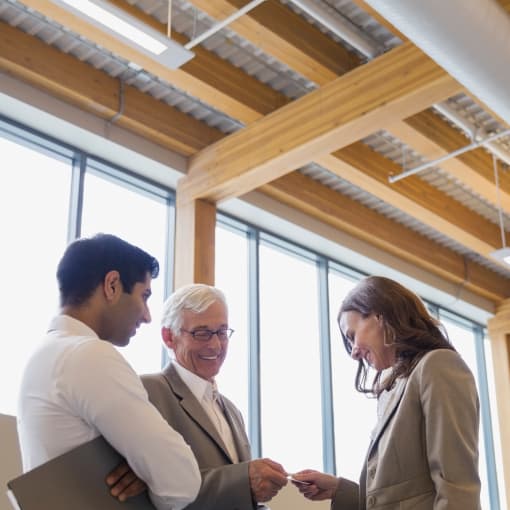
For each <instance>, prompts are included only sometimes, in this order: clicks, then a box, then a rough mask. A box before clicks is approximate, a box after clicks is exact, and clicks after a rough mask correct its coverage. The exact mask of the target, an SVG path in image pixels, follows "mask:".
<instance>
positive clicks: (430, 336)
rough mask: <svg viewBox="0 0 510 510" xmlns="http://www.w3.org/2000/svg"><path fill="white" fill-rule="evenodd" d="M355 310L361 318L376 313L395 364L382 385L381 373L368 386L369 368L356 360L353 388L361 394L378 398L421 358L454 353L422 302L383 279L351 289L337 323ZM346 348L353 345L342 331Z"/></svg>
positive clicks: (391, 281) (376, 277) (442, 331)
mask: <svg viewBox="0 0 510 510" xmlns="http://www.w3.org/2000/svg"><path fill="white" fill-rule="evenodd" d="M349 311H354V312H358V313H360V314H361V315H362V316H363V317H364V318H366V317H368V316H369V315H372V314H375V315H378V316H380V317H382V319H383V325H384V335H385V342H386V343H387V344H393V345H395V349H396V363H395V364H394V365H393V367H392V370H391V374H390V375H389V377H387V378H385V380H384V381H383V382H381V371H378V372H377V374H376V375H375V377H374V379H373V382H372V385H371V387H370V388H368V387H367V375H368V370H369V366H368V365H367V364H366V362H364V361H363V360H360V361H359V367H358V371H357V373H356V379H355V387H356V389H357V390H358V391H360V392H362V393H370V394H372V395H378V394H379V393H381V391H383V390H385V389H389V388H391V387H392V386H393V384H394V382H395V380H396V379H397V378H398V377H407V376H409V374H410V373H411V372H412V370H413V368H414V367H415V366H416V363H417V362H418V361H419V360H420V358H421V357H422V356H423V355H424V354H426V353H427V352H429V351H432V350H435V349H451V350H455V348H454V347H453V346H452V344H451V343H450V341H449V340H448V335H447V334H446V331H445V330H444V328H443V326H442V325H441V323H440V322H439V321H438V320H437V319H435V318H434V317H432V316H431V315H430V314H429V312H428V311H427V308H426V307H425V305H424V303H423V302H422V300H421V299H420V298H419V297H418V296H417V295H416V294H414V293H413V292H411V291H410V290H408V289H406V288H405V287H404V286H402V285H401V284H400V283H397V282H396V281H394V280H391V279H389V278H384V277H382V276H369V277H367V278H364V279H363V280H361V282H359V283H358V285H356V287H354V289H352V290H351V291H350V292H349V294H347V296H346V298H345V299H344V300H343V302H342V305H341V307H340V311H339V312H338V318H337V320H338V322H339V323H340V317H341V316H342V314H343V313H344V312H349ZM340 333H341V334H342V339H343V342H344V346H345V349H346V350H347V353H348V354H349V355H350V354H351V351H352V346H351V344H350V342H349V341H348V339H347V338H346V337H345V335H344V333H343V331H342V330H340Z"/></svg>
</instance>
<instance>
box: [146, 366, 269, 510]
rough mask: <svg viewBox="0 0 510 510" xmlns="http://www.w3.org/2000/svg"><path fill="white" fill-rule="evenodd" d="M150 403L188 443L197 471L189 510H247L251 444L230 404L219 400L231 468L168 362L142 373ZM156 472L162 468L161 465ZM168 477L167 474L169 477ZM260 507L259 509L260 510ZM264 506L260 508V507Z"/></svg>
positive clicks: (218, 441)
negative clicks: (232, 447) (229, 437)
mask: <svg viewBox="0 0 510 510" xmlns="http://www.w3.org/2000/svg"><path fill="white" fill-rule="evenodd" d="M142 382H143V385H144V386H145V388H146V390H147V392H148V394H149V399H150V401H151V402H152V403H153V404H154V405H155V406H156V407H157V409H158V410H159V412H160V413H161V414H162V416H163V417H164V418H165V419H166V421H167V422H168V423H169V424H170V425H171V426H172V427H173V428H174V429H175V430H177V431H178V432H179V433H180V434H181V435H182V436H183V437H184V440H185V441H186V443H188V444H189V446H190V447H191V449H192V450H193V453H194V454H195V457H196V459H197V462H198V465H199V467H200V471H201V473H202V486H201V488H200V492H199V494H198V497H197V499H196V500H195V501H194V502H193V503H191V504H190V505H189V506H187V507H186V509H188V510H252V509H253V508H257V505H255V504H254V503H253V501H252V497H251V489H250V483H249V477H248V461H249V460H250V459H251V452H250V444H249V441H248V437H247V436H246V432H245V427H244V422H243V418H242V416H241V413H240V412H239V410H238V409H237V408H236V407H235V405H234V404H233V403H232V402H231V401H230V400H228V399H227V398H226V397H223V396H222V400H223V404H224V409H225V416H226V418H227V421H228V423H229V424H230V427H231V429H232V434H233V437H234V441H235V444H236V448H237V454H238V456H239V463H237V464H234V463H233V461H232V459H231V458H230V456H229V454H228V452H227V449H226V447H225V444H224V443H223V441H222V439H221V437H220V436H219V434H218V432H217V430H216V427H215V426H214V425H213V424H212V423H211V421H210V419H209V417H208V416H207V413H206V412H205V410H204V409H203V407H202V405H201V404H200V403H199V402H198V400H197V399H196V398H195V396H194V395H193V393H192V392H191V390H190V389H189V388H188V386H187V385H186V384H185V383H184V382H183V380H182V379H181V378H180V377H179V375H178V373H177V370H176V369H175V367H174V366H173V365H172V364H171V363H170V364H169V365H168V366H167V367H166V368H165V369H164V370H163V372H162V373H158V374H150V375H143V376H142ZM161 469H165V467H164V466H162V467H161ZM169 476H172V474H171V473H169ZM259 508H260V507H259ZM262 508H264V507H262Z"/></svg>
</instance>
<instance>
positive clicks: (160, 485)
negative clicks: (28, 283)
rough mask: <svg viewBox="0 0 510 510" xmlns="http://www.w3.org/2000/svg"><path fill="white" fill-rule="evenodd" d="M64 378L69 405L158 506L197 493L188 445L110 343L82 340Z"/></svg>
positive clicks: (181, 502) (161, 509) (163, 508)
mask: <svg viewBox="0 0 510 510" xmlns="http://www.w3.org/2000/svg"><path fill="white" fill-rule="evenodd" d="M60 380H61V381H62V387H61V388H60V389H59V390H60V391H61V393H62V395H63V396H64V398H66V400H67V401H68V405H69V406H70V407H71V408H73V409H74V411H75V412H76V413H77V415H78V416H80V417H81V418H82V419H83V420H84V421H86V422H87V423H88V424H89V425H90V426H91V427H93V428H95V429H96V430H97V431H98V432H99V433H100V434H101V435H102V436H103V437H104V438H105V439H106V440H107V441H108V442H109V443H110V444H111V445H112V446H113V447H114V448H115V449H116V450H117V451H118V452H119V453H120V454H121V455H122V456H123V457H124V458H125V459H126V460H127V462H128V464H129V465H130V467H131V468H132V469H133V471H134V472H135V473H136V475H137V476H138V477H139V478H141V479H142V480H144V481H145V483H146V484H147V486H148V488H149V495H150V497H151V500H152V502H153V503H154V505H155V506H156V508H157V509H158V510H170V509H171V510H180V509H182V508H184V507H185V506H186V505H187V504H189V503H190V502H191V501H193V500H194V499H195V497H196V495H197V494H198V490H199V488H200V472H199V469H198V465H197V462H196V460H195V457H194V455H193V453H192V451H191V449H190V447H189V446H188V445H187V444H186V443H185V442H184V439H183V438H182V436H181V435H180V434H179V433H177V432H176V431H175V430H174V429H172V428H171V427H170V426H169V425H168V424H167V423H166V421H165V420H164V419H163V418H162V417H161V415H160V414H159V412H158V411H157V409H156V408H155V407H154V406H153V405H152V404H151V403H150V402H149V400H148V396H147V392H146V391H145V389H144V387H143V385H142V383H141V381H140V379H139V377H138V376H137V374H136V373H135V372H134V370H133V369H132V368H131V366H130V365H129V364H128V363H127V362H126V360H125V359H124V358H123V357H122V355H121V354H120V353H119V352H117V350H116V349H115V348H114V347H113V346H112V345H111V344H110V343H108V342H106V341H102V340H98V341H94V342H86V343H84V344H82V345H80V346H79V347H78V348H77V349H75V350H74V351H73V353H72V354H71V355H70V356H69V357H68V358H67V359H66V361H65V363H64V364H63V366H62V374H61V378H60Z"/></svg>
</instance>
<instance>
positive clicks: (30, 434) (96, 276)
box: [18, 234, 200, 510]
mask: <svg viewBox="0 0 510 510" xmlns="http://www.w3.org/2000/svg"><path fill="white" fill-rule="evenodd" d="M158 272H159V265H158V262H157V260H156V259H155V258H154V257H152V256H150V255H149V254H147V253H146V252H144V251H143V250H141V249H140V248H137V247H136V246H133V245H131V244H129V243H127V242H125V241H123V240H121V239H119V238H118V237H115V236H112V235H106V234H98V235H96V236H94V237H92V238H88V239H87V238H85V239H79V240H77V241H75V242H73V243H72V244H70V245H69V246H68V248H67V249H66V251H65V253H64V255H63V257H62V259H61V261H60V263H59V265H58V270H57V279H58V283H59V290H60V305H61V310H60V314H59V315H57V316H56V317H55V318H54V319H53V320H52V322H51V323H50V327H49V330H48V332H47V334H46V336H45V338H44V339H43V341H42V343H41V344H40V345H39V347H38V348H37V350H36V351H35V352H34V354H33V355H32V356H31V358H30V359H29V361H28V364H27V366H26V369H25V373H24V376H23V379H22V384H21V390H20V400H19V407H18V433H19V439H20V446H21V453H22V460H23V469H24V470H25V471H27V470H30V469H32V468H35V467H36V466H38V465H40V464H42V463H44V462H46V461H48V460H50V459H52V458H54V457H57V456H58V455H60V454H63V453H65V452H67V451H69V450H71V449H73V448H74V447H76V446H79V445H80V444H82V443H85V442H87V441H89V440H91V439H94V438H95V437H97V436H99V435H102V436H104V438H105V439H106V440H107V441H108V442H109V443H110V444H111V445H112V446H113V447H114V448H115V449H116V450H117V451H118V452H119V453H120V454H121V455H122V456H123V457H124V458H125V459H126V461H127V463H128V464H129V466H130V467H131V468H132V470H133V471H134V473H136V474H137V475H138V477H139V478H140V479H141V480H143V482H145V483H146V484H147V486H148V489H149V495H150V497H151V499H152V502H153V503H154V505H155V506H156V507H157V508H158V509H159V510H170V509H172V510H175V509H181V508H183V507H184V506H186V505H187V504H188V503H190V502H191V501H193V500H194V499H195V497H196V495H197V492H198V489H199V486H200V473H199V470H198V466H197V463H196V460H195V458H194V456H193V453H192V451H191V449H190V448H189V446H188V445H187V444H186V443H185V442H184V440H183V438H182V437H181V436H180V435H179V434H178V433H177V432H176V431H175V430H173V429H172V428H171V427H169V426H168V424H167V423H166V421H165V420H163V419H162V417H161V415H160V414H159V413H158V411H157V410H156V409H155V408H154V406H152V405H151V404H150V402H149V401H148V399H147V394H146V392H145V390H144V388H143V386H142V384H141V382H140V379H139V378H138V376H137V375H136V373H135V372H134V371H133V369H132V368H131V366H130V365H129V364H128V363H127V362H126V361H125V359H124V358H123V357H122V356H121V354H120V353H119V352H118V351H117V350H116V349H115V347H114V345H117V346H123V345H127V344H128V343H129V341H130V338H131V337H132V336H134V335H135V333H136V330H137V328H138V327H139V326H140V325H141V324H142V323H148V322H150V320H151V316H150V312H149V308H148V304H147V301H148V299H149V296H150V295H151V280H152V278H156V277H157V275H158ZM122 483H124V485H125V484H126V482H125V481H124V482H122ZM122 483H121V486H122ZM135 483H136V482H135ZM114 494H116V492H114ZM129 495H130V494H129V488H128V489H126V491H124V496H129Z"/></svg>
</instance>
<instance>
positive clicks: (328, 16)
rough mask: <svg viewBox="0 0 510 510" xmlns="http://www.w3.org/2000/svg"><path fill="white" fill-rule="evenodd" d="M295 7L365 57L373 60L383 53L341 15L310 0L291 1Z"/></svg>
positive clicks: (370, 39)
mask: <svg viewBox="0 0 510 510" xmlns="http://www.w3.org/2000/svg"><path fill="white" fill-rule="evenodd" d="M289 1H290V2H291V3H293V4H294V5H295V6H297V7H299V8H300V9H301V10H302V11H303V12H306V14H308V15H309V16H311V17H312V18H313V19H314V20H316V21H317V22H318V23H320V24H321V25H323V26H324V27H325V28H327V29H328V30H330V31H331V32H333V33H334V34H335V35H337V36H338V37H340V38H341V39H343V40H344V41H345V42H347V43H348V44H350V45H351V46H352V47H353V48H355V49H356V50H358V51H359V52H360V53H361V54H363V55H365V57H367V58H369V59H372V58H374V57H376V56H377V55H380V54H381V53H383V51H384V48H381V47H380V46H379V45H378V44H377V43H376V42H375V41H374V40H373V39H372V38H370V37H369V36H367V35H366V34H365V33H363V31H362V30H361V29H359V28H358V27H357V26H356V25H355V24H354V23H352V22H351V21H349V20H348V19H346V18H344V17H343V16H340V15H335V14H334V13H333V11H332V9H331V8H327V7H325V6H324V5H322V4H318V3H314V2H313V1H310V0H289Z"/></svg>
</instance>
